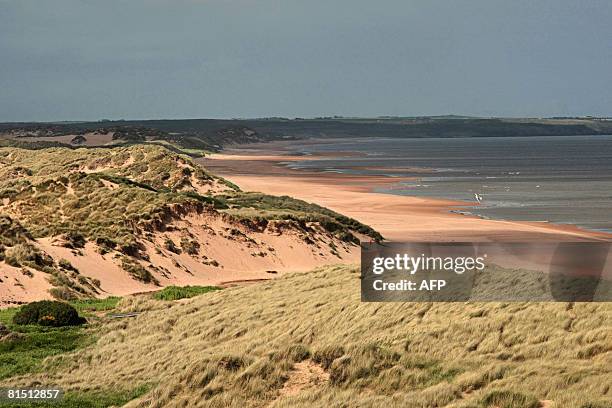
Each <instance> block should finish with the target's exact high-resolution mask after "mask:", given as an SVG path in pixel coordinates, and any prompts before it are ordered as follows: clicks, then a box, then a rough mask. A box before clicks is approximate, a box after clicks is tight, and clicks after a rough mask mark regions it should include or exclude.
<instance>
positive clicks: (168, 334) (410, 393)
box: [0, 267, 612, 408]
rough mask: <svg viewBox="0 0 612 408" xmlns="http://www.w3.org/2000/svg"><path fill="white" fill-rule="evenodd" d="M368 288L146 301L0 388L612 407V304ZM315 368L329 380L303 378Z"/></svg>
mask: <svg viewBox="0 0 612 408" xmlns="http://www.w3.org/2000/svg"><path fill="white" fill-rule="evenodd" d="M359 282H360V280H359V273H358V270H356V269H351V268H347V267H328V268H322V269H319V270H317V271H315V272H311V273H305V274H295V275H289V276H286V277H281V278H279V279H275V280H273V281H269V282H263V283H260V284H256V285H250V286H245V287H238V288H228V289H225V290H222V291H215V292H212V293H209V294H207V295H206V296H198V297H194V298H192V299H189V300H186V301H184V302H181V303H175V304H171V303H167V302H162V301H156V300H154V299H151V297H150V296H146V295H143V296H142V297H143V299H144V298H146V299H147V300H146V302H144V301H143V302H141V303H140V305H139V306H140V307H141V310H145V313H143V314H141V315H140V316H139V317H138V318H136V319H133V320H129V321H128V320H124V321H119V322H111V323H108V324H105V325H104V326H103V327H101V333H102V335H101V337H100V339H99V340H98V341H97V342H96V344H95V345H92V346H90V347H87V348H85V349H80V350H78V351H77V352H76V353H72V354H68V355H62V356H60V357H57V358H52V359H49V360H46V361H45V364H44V366H45V367H44V369H43V370H44V371H43V372H44V373H41V374H37V373H34V374H29V375H27V376H26V377H23V378H19V377H16V378H12V379H10V380H6V381H0V386H3V385H6V384H22V383H28V382H31V381H54V382H57V383H58V384H59V385H62V386H65V387H66V388H67V389H68V390H69V391H72V390H79V389H83V388H92V389H109V388H111V387H112V386H114V385H116V384H126V383H130V384H132V385H133V386H139V385H144V384H147V383H154V384H157V385H156V386H155V387H153V389H151V391H150V392H148V393H146V394H145V395H143V396H141V397H139V398H137V399H136V400H134V401H132V402H130V403H128V404H127V406H128V407H182V406H202V407H276V408H278V407H298V408H299V407H313V406H314V407H329V406H332V407H333V406H338V407H340V406H347V407H353V406H359V407H380V406H385V407H415V408H416V407H419V408H422V407H455V408H468V407H472V408H475V407H480V408H482V407H493V406H499V407H509V408H518V407H531V406H535V405H534V404H535V403H538V404H540V402H541V401H544V400H550V401H553V402H554V404H556V405H553V406H554V407H570V408H571V407H576V408H588V407H608V406H610V405H611V404H612V390H611V389H610V386H609V385H610V384H611V383H612V382H611V380H612V372H611V369H610V367H611V366H612V364H611V363H612V330H611V327H612V305H611V304H607V303H576V304H568V303H552V302H550V303H535V302H532V303H525V302H523V303H476V302H469V303H362V302H360V297H359ZM132 303H134V302H132ZM144 306H146V308H143V307H144ZM146 310H149V311H148V312H146ZM483 310H484V312H483ZM58 362H61V364H59V363H58ZM305 366H309V367H314V368H313V370H312V372H314V373H317V372H319V373H322V374H320V375H319V374H317V375H314V377H316V378H313V379H311V380H308V381H305V382H302V383H300V382H299V381H297V382H296V381H295V380H294V378H295V377H296V376H298V377H299V375H300V371H299V370H300V369H303V367H305ZM300 367H302V368H300ZM317 367H318V368H317ZM302 375H304V373H303V372H302ZM296 383H297V384H298V385H297V386H296V385H293V386H292V388H290V390H289V391H287V387H288V385H287V384H296Z"/></svg>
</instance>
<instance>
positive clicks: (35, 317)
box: [13, 300, 85, 327]
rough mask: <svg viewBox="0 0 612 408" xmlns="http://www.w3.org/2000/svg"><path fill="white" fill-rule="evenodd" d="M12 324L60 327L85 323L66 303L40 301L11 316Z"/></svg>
mask: <svg viewBox="0 0 612 408" xmlns="http://www.w3.org/2000/svg"><path fill="white" fill-rule="evenodd" d="M13 323H15V324H18V325H28V324H38V325H40V326H52V327H62V326H79V325H81V324H84V323H85V319H83V318H82V317H81V316H79V312H77V310H76V309H75V308H74V307H72V306H71V305H69V304H68V303H64V302H57V301H50V300H41V301H40V302H33V303H28V304H27V305H24V306H22V307H21V309H19V311H18V312H17V313H16V314H15V316H13Z"/></svg>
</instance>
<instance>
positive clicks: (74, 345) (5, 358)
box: [0, 297, 121, 407]
mask: <svg viewBox="0 0 612 408" xmlns="http://www.w3.org/2000/svg"><path fill="white" fill-rule="evenodd" d="M120 299H121V298H119V297H109V298H106V299H87V300H78V301H74V302H70V304H71V305H72V306H74V307H75V308H76V309H77V311H78V312H79V314H80V315H81V316H86V317H89V316H92V315H93V312H97V311H110V310H113V309H114V308H115V307H116V306H117V303H118V302H119V300H120ZM18 310H19V308H18V307H13V308H8V309H2V310H0V322H1V323H3V324H5V325H6V326H7V327H8V328H9V329H10V330H11V331H14V332H17V333H19V334H21V336H22V337H21V338H18V339H14V340H8V341H2V342H0V379H4V378H9V377H13V376H16V375H22V374H26V373H31V372H35V371H38V370H39V368H40V366H41V362H42V361H43V360H44V359H45V358H47V357H49V356H55V355H58V354H63V353H67V352H71V351H74V350H77V349H79V348H81V347H85V346H87V345H89V344H92V342H93V341H94V336H93V334H92V332H91V330H88V329H87V328H86V327H82V326H81V327H58V328H55V327H42V326H37V325H28V326H19V325H15V324H13V316H15V314H16V313H17V311H18ZM92 401H93V400H92ZM36 406H40V404H37V405H36ZM54 406H64V405H54ZM66 406H80V405H66ZM83 406H92V407H93V406H98V405H83ZM100 406H102V405H100Z"/></svg>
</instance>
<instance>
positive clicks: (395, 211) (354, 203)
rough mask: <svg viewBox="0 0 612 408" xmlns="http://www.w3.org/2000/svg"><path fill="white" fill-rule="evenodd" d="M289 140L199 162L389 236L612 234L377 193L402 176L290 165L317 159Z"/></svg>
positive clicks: (247, 187)
mask: <svg viewBox="0 0 612 408" xmlns="http://www.w3.org/2000/svg"><path fill="white" fill-rule="evenodd" d="M290 143H291V142H286V141H283V142H274V143H262V144H251V145H242V146H233V147H230V148H227V149H225V150H224V151H223V153H221V154H213V155H211V156H207V157H206V158H203V159H198V161H199V162H200V164H202V165H203V166H204V167H206V168H207V169H209V170H210V171H211V172H213V173H215V174H217V175H219V176H222V177H225V178H227V179H228V180H230V181H232V182H234V183H236V184H237V185H238V186H239V187H240V188H241V189H242V190H244V191H257V192H262V193H266V194H273V195H287V196H291V197H294V198H298V199H301V200H304V201H307V202H312V203H316V204H319V205H322V206H325V207H328V208H330V209H332V210H334V211H337V212H339V213H341V214H344V215H346V216H349V217H352V218H355V219H357V220H358V221H361V222H363V223H365V224H368V225H370V226H371V227H373V228H374V229H376V230H377V231H379V232H380V233H381V234H382V235H383V237H385V239H386V240H389V241H421V242H441V241H448V242H453V241H454V242H460V241H481V242H482V241H506V242H507V241H523V242H525V241H526V242H529V241H538V242H539V241H542V240H548V241H559V240H563V241H582V240H612V234H608V233H605V232H598V231H591V230H585V229H581V228H579V227H576V226H573V225H565V224H563V225H561V224H553V223H549V222H533V221H505V220H492V219H484V218H479V217H477V216H470V215H464V214H461V213H460V212H461V211H462V207H465V206H467V205H473V203H467V202H462V201H451V200H442V199H436V198H429V197H413V196H407V195H401V196H400V195H394V194H384V193H377V192H374V190H375V189H381V188H384V189H385V190H393V189H394V188H401V186H399V185H398V183H399V182H400V181H402V179H400V178H397V177H388V176H384V175H351V174H343V173H335V172H317V171H312V170H308V169H299V170H298V169H290V168H289V167H288V166H287V164H288V163H291V162H295V161H303V160H316V159H317V158H318V157H317V156H307V157H305V156H296V155H293V154H288V149H287V147H288V146H289V145H290ZM301 143H303V141H301ZM341 154H353V153H351V152H346V153H341Z"/></svg>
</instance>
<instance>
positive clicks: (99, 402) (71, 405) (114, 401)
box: [0, 385, 151, 408]
mask: <svg viewBox="0 0 612 408" xmlns="http://www.w3.org/2000/svg"><path fill="white" fill-rule="evenodd" d="M150 388H151V387H150V386H148V385H143V386H140V387H138V388H136V389H134V390H131V391H87V392H67V393H66V394H65V395H64V397H63V398H62V399H61V400H59V401H49V402H29V403H24V402H19V403H2V402H0V406H7V407H17V406H19V407H24V408H27V407H36V408H44V407H50V408H106V407H110V406H117V407H118V406H122V405H125V404H126V403H128V402H129V401H131V400H133V399H135V398H138V397H140V396H142V395H144V394H145V393H147V392H148V391H149V389H150Z"/></svg>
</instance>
